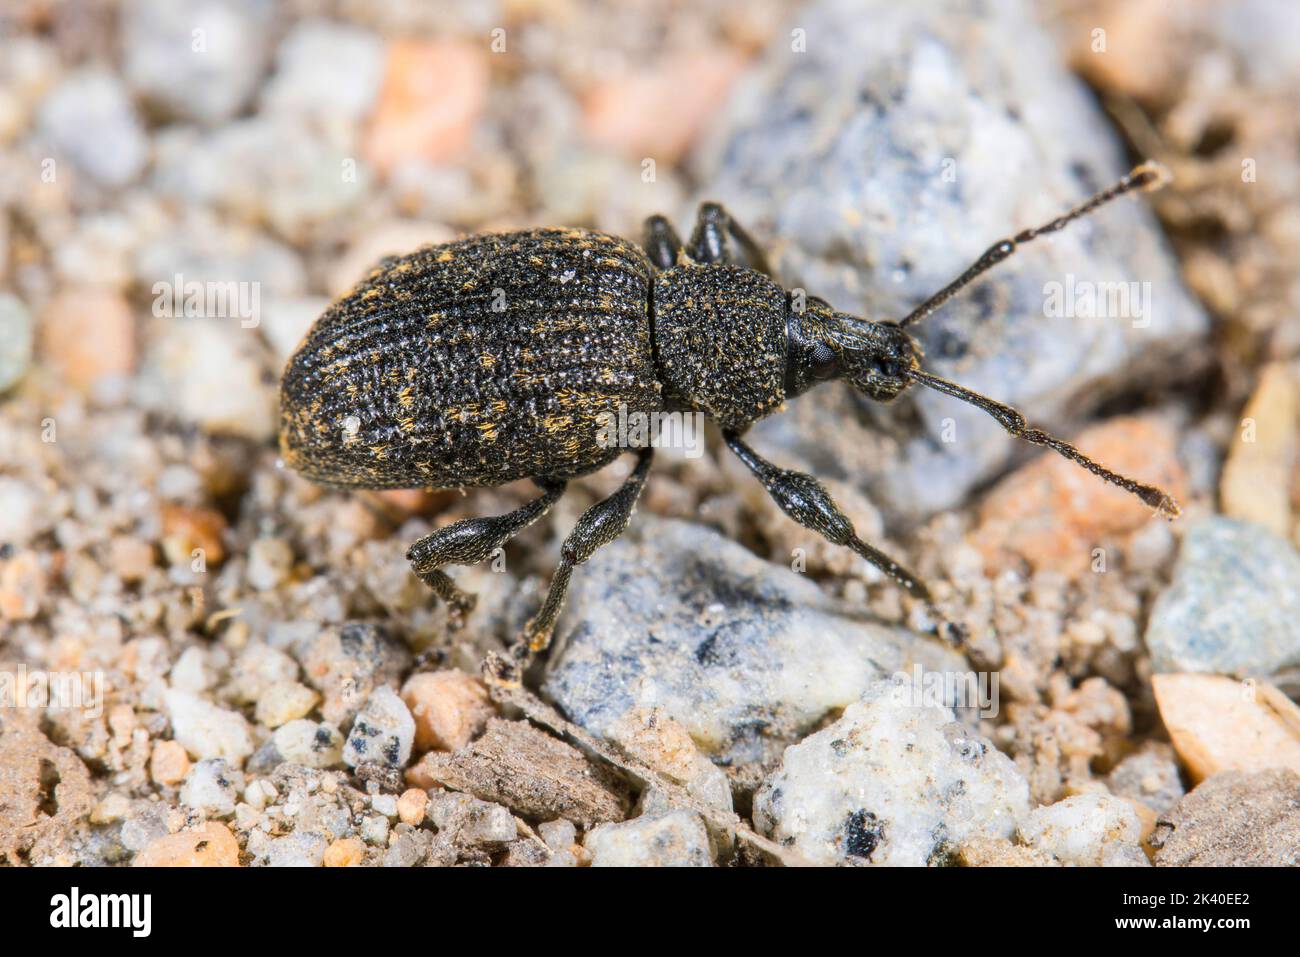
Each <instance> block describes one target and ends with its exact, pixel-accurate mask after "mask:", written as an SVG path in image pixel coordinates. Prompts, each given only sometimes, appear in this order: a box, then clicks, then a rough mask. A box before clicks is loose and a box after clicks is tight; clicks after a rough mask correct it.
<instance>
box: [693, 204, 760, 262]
mask: <svg viewBox="0 0 1300 957" xmlns="http://www.w3.org/2000/svg"><path fill="white" fill-rule="evenodd" d="M686 253H687V255H688V256H690V257H691V258H692V259H693V260H695V261H696V262H697V263H732V264H733V265H736V266H744V267H746V268H747V269H753V270H755V271H756V272H761V273H762V274H763V275H765V276H769V277H770V276H771V275H772V267H771V266H770V265H768V262H767V256H766V255H764V253H763V250H762V249H761V248H759V245H758V243H756V242H755V241H754V238H753V237H752V236H750V235H749V233H748V232H746V231H745V229H744V227H742V226H741V225H740V223H738V222H736V221H735V220H734V219H733V218H732V217H731V214H730V213H729V212H727V211H726V210H725V209H724V208H723V207H722V206H721V205H720V204H719V203H702V204H700V212H699V215H698V217H697V218H696V220H695V231H694V232H693V233H691V241H690V243H689V245H688V246H687V248H686Z"/></svg>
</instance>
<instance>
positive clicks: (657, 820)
mask: <svg viewBox="0 0 1300 957" xmlns="http://www.w3.org/2000/svg"><path fill="white" fill-rule="evenodd" d="M583 846H584V847H586V848H587V850H588V851H590V852H591V866H592V867H711V866H712V865H713V852H712V851H711V850H710V849H709V833H708V831H707V829H706V828H705V827H704V821H703V820H702V819H701V818H700V816H699V815H698V814H694V813H692V812H690V811H670V812H669V813H667V814H663V815H659V816H652V817H647V816H642V817H638V818H634V819H633V820H631V821H626V822H624V823H622V824H602V825H600V826H599V827H596V828H593V829H592V830H591V831H590V832H588V834H587V836H586V838H585V839H584V840H583Z"/></svg>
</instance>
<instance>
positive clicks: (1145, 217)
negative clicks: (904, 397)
mask: <svg viewBox="0 0 1300 957" xmlns="http://www.w3.org/2000/svg"><path fill="white" fill-rule="evenodd" d="M792 25H793V26H794V27H797V28H799V29H800V30H802V31H804V36H805V37H806V47H807V49H806V52H792V49H791V37H790V35H789V34H788V33H784V34H782V35H781V37H780V39H779V40H778V41H777V42H776V43H775V44H774V46H773V47H772V50H771V52H770V54H769V55H768V57H767V61H766V65H765V66H764V67H763V68H761V69H760V70H757V71H755V73H754V74H753V75H751V77H749V78H748V79H747V80H745V81H743V85H742V87H741V88H740V90H739V91H738V93H737V95H736V96H735V97H734V98H733V101H732V106H731V112H730V117H729V120H728V121H727V122H726V123H724V124H722V125H721V126H720V127H719V129H720V132H719V133H718V134H717V135H716V137H715V141H714V142H713V143H711V144H709V146H708V147H707V148H706V149H704V150H703V151H702V153H701V158H700V161H699V169H698V172H699V175H700V179H701V180H702V181H703V182H705V183H707V184H708V197H709V198H711V199H716V200H719V201H721V202H724V203H725V204H727V205H728V207H729V208H730V209H731V211H732V212H733V213H734V214H735V215H736V216H737V217H738V218H739V219H740V220H741V221H742V222H744V223H745V224H746V225H747V226H749V227H750V229H751V231H752V232H754V233H756V234H757V236H758V237H759V238H760V241H764V240H770V242H768V243H767V244H768V245H769V247H770V248H771V249H772V250H773V251H774V253H776V254H777V255H776V260H777V265H778V267H779V271H780V273H781V276H782V279H783V281H784V282H785V284H786V285H787V286H791V287H794V286H798V287H803V288H806V289H807V290H808V292H809V293H810V294H815V295H818V296H821V297H823V298H825V299H827V300H828V301H830V302H831V303H833V304H834V305H835V306H836V308H838V309H841V310H843V311H847V312H853V313H855V314H858V315H862V316H865V317H867V318H872V319H881V318H886V317H892V318H901V317H902V316H904V315H906V314H907V312H908V311H909V310H910V308H911V307H912V306H913V305H915V304H917V303H919V302H920V301H922V300H923V299H924V298H926V296H928V295H929V294H931V293H933V292H936V291H937V290H938V289H940V288H941V287H942V286H944V285H945V284H947V283H948V282H949V281H950V280H951V279H953V278H954V277H955V276H956V275H957V274H958V273H960V272H961V271H962V270H963V269H965V268H966V266H967V265H969V264H970V263H971V262H973V261H974V260H975V259H976V258H977V257H978V256H979V255H980V254H981V253H983V252H984V250H985V249H986V248H988V247H989V246H990V245H991V244H992V243H993V242H995V241H996V240H998V239H1001V238H1002V237H1004V236H1008V235H1010V234H1012V233H1014V232H1016V231H1017V230H1019V229H1022V228H1025V227H1028V226H1035V225H1038V224H1040V223H1042V222H1045V221H1046V220H1048V219H1050V218H1052V217H1054V216H1056V215H1058V214H1059V213H1060V212H1061V211H1063V210H1064V209H1065V208H1068V207H1069V206H1071V205H1073V204H1074V203H1076V202H1078V201H1079V200H1081V199H1083V198H1084V197H1086V196H1087V195H1089V194H1090V193H1091V192H1093V191H1094V190H1095V189H1097V188H1099V187H1101V186H1104V185H1107V184H1108V183H1109V182H1110V181H1112V180H1113V179H1115V178H1116V177H1118V176H1119V175H1120V174H1121V173H1123V172H1125V169H1126V167H1125V160H1124V157H1123V154H1122V151H1121V149H1120V147H1119V144H1118V142H1117V140H1116V137H1115V135H1114V133H1113V132H1112V131H1111V129H1110V128H1109V126H1108V124H1107V123H1106V122H1105V120H1104V118H1103V116H1102V114H1101V113H1100V111H1099V110H1098V109H1097V107H1096V105H1095V103H1094V102H1093V98H1092V96H1091V94H1090V93H1089V92H1088V91H1087V90H1085V89H1084V87H1083V86H1082V84H1081V83H1080V82H1079V81H1078V80H1077V79H1075V78H1074V77H1072V76H1071V75H1070V74H1069V73H1068V71H1067V70H1066V68H1065V66H1064V65H1063V64H1062V62H1061V58H1060V55H1059V52H1058V51H1057V49H1056V47H1055V46H1054V44H1053V43H1052V41H1051V40H1050V39H1049V38H1048V37H1047V36H1046V35H1045V33H1044V32H1043V30H1042V29H1041V28H1040V27H1039V26H1038V25H1037V24H1036V23H1035V22H1034V17H1033V15H1032V11H1031V10H1030V9H1029V8H1028V5H1027V4H1026V3H1024V2H1022V0H1006V2H1001V3H997V4H979V5H972V4H969V3H965V2H961V0H944V2H936V3H917V4H912V3H906V4H905V3H894V2H891V0H867V2H862V0H821V2H818V3H814V4H812V5H811V6H809V7H807V8H805V9H803V10H801V11H800V13H799V15H798V18H797V20H795V21H794V22H793V24H792ZM864 25H869V27H864ZM946 174H947V175H946ZM690 213H691V214H692V215H693V210H691V211H690ZM1075 279H1077V280H1079V281H1086V282H1114V281H1124V282H1128V281H1137V282H1139V283H1141V282H1149V283H1150V287H1149V290H1150V295H1149V297H1148V299H1149V301H1148V302H1147V303H1146V304H1145V305H1146V306H1147V307H1148V308H1147V309H1146V310H1144V311H1143V315H1142V316H1141V317H1137V316H1135V317H1134V318H1126V317H1123V316H1112V317H1109V318H1104V319H1103V318H1086V317H1083V316H1079V315H1066V316H1060V317H1057V316H1055V315H1053V316H1049V317H1045V306H1046V303H1047V289H1048V287H1047V284H1048V283H1059V284H1062V288H1064V287H1065V286H1073V280H1075ZM1140 288H1141V287H1139V289H1140ZM1134 311H1136V310H1134ZM1207 328H1208V320H1207V317H1206V316H1205V314H1204V313H1203V312H1202V310H1201V309H1200V308H1199V307H1198V306H1197V305H1196V304H1195V302H1194V301H1193V299H1192V298H1191V297H1190V296H1189V295H1188V294H1187V292H1186V291H1185V290H1184V289H1183V287H1182V285H1181V283H1180V280H1179V278H1178V274H1177V270H1176V268H1175V265H1174V263H1173V261H1172V259H1171V258H1170V256H1169V255H1168V253H1167V251H1166V249H1165V247H1164V245H1163V243H1162V241H1161V239H1160V236H1159V233H1158V231H1157V230H1156V228H1155V227H1154V224H1153V219H1152V216H1151V215H1150V214H1149V213H1148V212H1147V211H1146V210H1145V209H1144V208H1143V207H1142V206H1141V204H1140V203H1137V202H1133V201H1129V200H1126V201H1123V202H1120V203H1117V204H1115V205H1113V206H1110V207H1108V208H1107V209H1105V210H1104V211H1102V212H1101V213H1100V214H1099V215H1097V216H1095V217H1092V218H1091V219H1089V220H1087V221H1084V222H1080V223H1075V224H1072V225H1071V226H1070V227H1069V228H1068V229H1067V230H1065V231H1063V232H1062V233H1059V234H1057V235H1056V236H1054V237H1052V238H1051V239H1050V240H1040V241H1037V242H1034V243H1032V244H1030V245H1028V246H1026V247H1025V248H1024V249H1023V250H1022V251H1021V252H1019V253H1018V254H1017V255H1016V256H1015V257H1014V258H1013V259H1012V260H1011V261H1009V262H1007V263H1005V264H1003V265H1001V266H999V267H998V268H997V269H995V270H994V271H993V272H992V273H990V274H989V276H988V277H986V278H985V279H984V280H982V281H981V282H980V283H979V284H978V286H977V287H974V288H971V289H968V290H967V291H966V292H965V294H964V295H962V296H961V297H960V298H959V299H958V300H957V301H954V302H952V303H950V304H948V305H947V306H946V307H944V309H943V310H942V311H941V312H940V313H939V314H936V315H934V316H931V317H930V318H929V319H927V320H926V321H925V322H924V323H922V324H921V325H919V326H917V327H915V329H916V331H917V332H918V333H919V335H920V337H921V339H922V342H923V345H924V346H925V347H926V352H927V355H928V361H927V363H926V365H927V367H929V368H931V369H933V370H934V371H936V372H937V373H938V374H940V375H944V376H946V377H948V378H952V379H955V380H957V381H959V382H962V383H963V384H965V385H968V386H970V387H972V388H974V389H976V390H978V391H981V392H984V393H986V394H988V395H991V396H994V397H995V398H998V399H1000V400H1003V401H1007V402H1010V403H1012V404H1013V405H1018V406H1019V407H1021V408H1022V409H1023V410H1025V411H1026V412H1027V413H1032V419H1034V420H1038V421H1040V422H1042V423H1043V424H1045V425H1052V426H1055V427H1057V428H1062V429H1067V430H1068V428H1069V427H1071V426H1072V425H1074V424H1076V423H1077V422H1078V421H1079V420H1078V418H1077V416H1080V415H1082V414H1084V413H1086V412H1087V411H1088V410H1089V409H1091V408H1093V407H1095V406H1096V404H1097V403H1098V402H1099V401H1100V400H1101V399H1103V398H1104V397H1105V396H1106V395H1107V394H1109V393H1110V392H1111V390H1115V389H1122V388H1123V387H1124V386H1125V385H1126V384H1135V383H1150V382H1155V381H1159V380H1160V379H1161V378H1162V377H1168V376H1169V375H1171V374H1175V373H1173V372H1172V370H1174V369H1182V370H1185V369H1186V368H1187V366H1186V365H1185V364H1183V365H1179V364H1178V363H1175V362H1171V361H1170V360H1171V358H1173V357H1176V356H1186V355H1188V354H1190V353H1191V352H1192V350H1194V349H1196V348H1197V342H1198V339H1199V337H1200V336H1201V335H1203V334H1204V333H1205V331H1206V330H1207ZM913 396H914V397H913V398H911V399H909V400H908V401H909V402H914V403H915V410H916V412H917V414H918V416H917V418H918V422H917V424H913V422H912V419H911V418H910V417H909V416H908V415H907V414H905V413H906V412H907V410H906V409H899V410H891V411H887V412H883V411H880V410H879V409H877V410H875V411H871V412H867V411H865V410H864V409H863V406H864V405H865V403H862V402H860V401H857V400H856V398H855V397H853V396H850V395H849V393H848V390H847V389H846V388H843V387H841V386H839V385H835V386H828V387H823V388H822V389H819V390H817V391H815V392H813V393H811V394H809V395H808V396H805V397H802V398H800V399H799V400H797V401H795V402H794V403H792V407H791V413H792V414H788V415H785V416H775V417H773V418H772V419H769V420H767V421H766V422H764V423H762V424H760V425H759V426H758V428H757V429H756V430H755V433H754V435H755V438H756V439H757V442H758V444H759V446H760V449H762V448H771V449H772V450H773V451H776V450H777V449H779V448H784V449H785V450H786V451H787V452H790V453H794V454H795V455H796V456H797V457H798V458H799V459H801V460H803V461H804V462H805V463H808V464H813V465H816V466H817V467H819V469H820V473H821V474H825V475H827V476H828V477H831V478H841V479H852V480H853V481H857V482H860V483H862V484H864V485H865V487H866V488H867V489H868V490H869V491H870V493H871V494H872V496H873V499H874V500H875V501H877V502H878V503H880V504H882V505H886V506H888V507H889V508H890V510H891V511H893V512H894V513H896V514H897V515H900V516H907V517H916V516H922V515H925V514H927V513H929V512H932V511H935V510H939V509H942V508H947V507H951V506H953V505H955V504H958V503H960V502H961V501H962V500H963V499H964V498H965V497H966V495H967V493H968V492H969V491H970V490H971V489H972V488H973V487H974V486H975V485H976V484H977V483H978V482H980V481H981V480H984V479H986V478H988V477H989V476H991V475H993V474H995V473H996V472H997V470H998V469H1000V468H1001V467H1002V466H1003V465H1004V464H1005V463H1006V462H1007V460H1008V456H1009V455H1010V454H1011V453H1012V451H1013V442H1012V440H1011V439H1010V438H1009V437H1008V436H1007V435H1006V434H1005V433H1004V432H1003V431H1002V430H1001V428H1000V427H999V426H998V425H997V424H996V423H994V422H993V421H992V420H991V419H989V418H988V417H987V416H986V415H984V414H983V413H981V412H979V411H978V410H976V409H974V408H972V407H970V406H967V405H964V404H962V403H959V402H957V401H955V400H953V399H949V398H947V397H944V396H940V395H938V394H936V393H933V392H926V391H925V390H923V389H920V388H917V389H915V390H913ZM880 418H883V419H885V420H886V421H888V422H889V424H890V427H891V429H893V430H896V431H899V432H900V433H901V437H900V438H896V439H893V438H891V439H887V438H884V437H883V436H881V435H880V434H879V433H878V431H877V430H876V429H873V428H871V426H872V424H873V422H875V421H877V420H878V419H880ZM946 419H951V420H952V421H953V423H954V425H955V441H951V442H945V441H941V436H942V433H943V426H944V421H945V420H946Z"/></svg>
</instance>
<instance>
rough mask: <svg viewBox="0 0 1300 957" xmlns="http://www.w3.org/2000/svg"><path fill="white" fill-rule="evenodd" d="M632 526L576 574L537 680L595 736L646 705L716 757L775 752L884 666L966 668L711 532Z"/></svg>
mask: <svg viewBox="0 0 1300 957" xmlns="http://www.w3.org/2000/svg"><path fill="white" fill-rule="evenodd" d="M635 528H636V529H637V532H636V533H635V534H636V535H637V538H639V541H638V540H636V539H634V538H632V535H631V534H629V536H625V537H624V539H622V540H620V541H619V542H617V543H615V544H613V545H611V546H609V547H608V548H605V549H602V550H601V551H600V552H599V553H598V554H597V555H596V557H594V558H593V559H592V561H591V562H590V563H588V564H587V565H586V566H584V568H583V569H582V574H580V575H575V576H574V580H573V591H572V595H571V597H570V609H569V611H568V613H567V615H566V618H565V622H567V624H562V630H561V632H560V635H559V638H558V643H557V647H556V650H555V651H554V652H553V654H552V659H551V665H550V668H549V672H548V674H547V676H546V679H545V685H544V691H545V693H546V694H547V695H549V696H550V697H551V698H552V699H553V700H554V701H555V702H556V703H557V704H559V705H560V707H561V708H563V709H564V711H565V712H566V713H567V714H568V715H569V717H570V718H571V719H572V720H574V721H576V722H577V723H578V724H580V725H582V726H584V727H586V728H588V729H590V730H592V731H595V732H597V733H599V734H606V733H607V732H609V731H610V730H611V728H613V727H614V725H615V722H617V721H618V720H619V719H620V718H621V717H622V716H623V715H625V714H627V713H628V712H630V711H632V710H633V709H640V708H654V707H656V706H657V707H660V708H662V709H663V711H664V712H665V713H666V714H667V715H668V716H670V717H671V718H673V719H675V720H676V721H677V722H679V723H680V724H681V725H683V726H684V727H685V728H686V729H687V731H689V733H690V736H691V737H692V738H693V739H694V741H695V743H696V744H697V745H698V746H699V747H700V748H701V750H703V751H704V753H705V754H706V755H707V756H709V757H711V758H712V759H714V760H716V761H718V762H719V763H722V764H724V765H726V764H733V765H735V764H747V763H750V762H762V761H768V760H775V759H776V758H777V757H779V755H780V753H781V748H782V747H784V746H785V745H787V744H790V743H793V742H794V741H796V740H798V739H799V738H800V737H801V736H802V735H803V734H805V733H807V732H808V731H809V730H811V729H812V728H813V727H815V726H816V725H817V723H818V722H820V721H821V720H822V719H823V718H825V717H826V715H827V714H829V713H831V712H834V711H836V710H838V709H840V708H843V707H845V706H846V705H848V704H851V703H852V702H854V701H856V700H857V699H858V698H859V697H860V696H861V694H862V693H863V691H865V690H866V688H867V687H868V686H869V685H870V684H871V682H872V681H873V679H875V678H877V677H879V676H880V675H882V674H889V673H892V672H894V671H898V670H902V669H907V668H910V667H911V666H912V664H913V663H920V664H922V666H923V667H926V668H930V669H933V670H964V669H965V664H964V661H963V659H962V658H961V656H960V655H957V654H956V653H954V652H952V651H951V650H949V649H948V648H946V647H944V646H942V645H941V644H940V643H939V642H937V641H933V640H930V639H925V638H921V637H919V636H917V635H915V634H913V633H911V632H908V631H906V630H904V629H901V628H895V627H889V626H885V625H881V624H878V623H875V622H873V621H871V620H869V619H867V618H865V617H863V616H862V615H861V614H860V613H857V612H856V611H855V610H854V609H849V608H846V607H844V606H843V605H842V604H840V603H838V602H835V601H834V600H832V599H830V598H828V597H827V595H826V594H825V593H824V592H823V591H822V590H821V589H820V588H819V587H818V585H817V584H816V583H814V582H812V581H809V580H807V579H805V578H803V577H801V576H799V575H797V574H795V573H794V572H792V571H790V570H789V569H786V568H782V567H778V566H775V565H772V564H770V563H768V562H765V561H763V560H762V559H760V558H758V557H757V556H756V555H754V554H753V553H752V552H750V551H748V550H746V549H745V548H744V547H742V546H741V545H738V544H736V543H735V542H732V541H729V540H727V539H726V538H724V537H722V536H721V535H719V534H718V533H716V532H714V531H712V530H711V529H707V528H704V527H702V526H699V525H693V524H690V523H687V522H681V521H664V520H660V519H654V518H652V517H651V516H648V515H641V516H638V518H637V523H636V525H635Z"/></svg>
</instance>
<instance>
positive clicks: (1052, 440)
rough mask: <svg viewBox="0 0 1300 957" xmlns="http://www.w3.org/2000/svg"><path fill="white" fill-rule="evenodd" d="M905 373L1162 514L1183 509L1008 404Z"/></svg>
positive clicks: (931, 377)
mask: <svg viewBox="0 0 1300 957" xmlns="http://www.w3.org/2000/svg"><path fill="white" fill-rule="evenodd" d="M906 374H907V375H908V376H910V377H911V378H912V379H914V380H916V381H917V382H919V383H921V384H922V385H924V386H929V387H930V388H931V389H935V390H936V391H938V392H943V393H944V394H946V395H950V396H952V397H953V398H955V399H960V400H961V401H963V402H968V403H970V404H971V405H973V406H976V407H978V408H980V409H983V410H984V411H985V412H987V413H988V414H989V415H991V416H993V418H995V419H997V421H998V424H999V425H1001V426H1002V427H1003V428H1004V429H1006V430H1007V431H1008V432H1010V433H1011V434H1012V435H1014V436H1016V437H1017V438H1020V439H1024V440H1025V441H1026V442H1032V443H1033V444H1034V445H1042V446H1045V447H1046V448H1049V449H1053V450H1054V451H1056V452H1057V453H1059V454H1061V455H1063V456H1065V457H1066V458H1067V459H1070V460H1071V461H1072V462H1077V463H1078V464H1079V465H1082V466H1083V467H1084V468H1085V469H1087V470H1088V471H1089V472H1091V473H1092V474H1093V475H1096V476H1097V477H1098V478H1101V479H1104V480H1105V481H1107V482H1109V483H1110V484H1111V485H1116V486H1118V487H1119V488H1122V489H1124V490H1125V491H1127V492H1132V493H1133V494H1134V495H1136V496H1137V497H1138V498H1140V499H1142V501H1144V502H1146V504H1148V505H1150V506H1151V507H1152V508H1154V509H1155V510H1156V511H1157V512H1159V513H1160V514H1161V515H1163V516H1164V517H1165V518H1167V519H1170V520H1173V519H1175V518H1177V517H1178V516H1179V515H1181V514H1182V509H1181V508H1179V507H1178V503H1177V502H1175V501H1174V499H1173V497H1172V496H1171V495H1169V494H1168V493H1167V492H1164V491H1162V490H1160V489H1158V488H1156V487H1155V486H1154V485H1144V484H1142V483H1141V482H1135V481H1134V480H1133V479H1131V478H1126V477H1125V476H1123V475H1120V474H1118V473H1116V472H1112V471H1111V470H1110V469H1108V468H1106V467H1105V466H1104V465H1101V464H1099V463H1097V462H1094V461H1093V460H1092V459H1090V458H1088V456H1086V455H1084V454H1083V453H1082V452H1080V451H1079V450H1078V449H1076V448H1075V447H1074V446H1073V445H1070V443H1068V442H1064V441H1062V440H1061V439H1058V438H1057V437H1056V436H1054V435H1051V434H1049V433H1047V432H1044V431H1042V430H1041V429H1034V428H1030V427H1029V423H1028V422H1026V421H1025V417H1024V416H1023V415H1021V414H1020V413H1019V412H1017V411H1016V410H1015V409H1013V408H1011V406H1009V405H1003V404H1002V403H1001V402H996V401H994V400H993V399H990V398H988V397H987V396H983V395H980V394H979V393H978V392H972V391H971V390H970V389H967V388H964V387H962V386H960V385H958V384H957V383H955V382H949V381H948V380H947V379H942V378H940V377H939V376H937V375H931V374H930V373H928V372H922V371H921V370H920V369H912V370H911V371H909V372H907V373H906Z"/></svg>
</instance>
